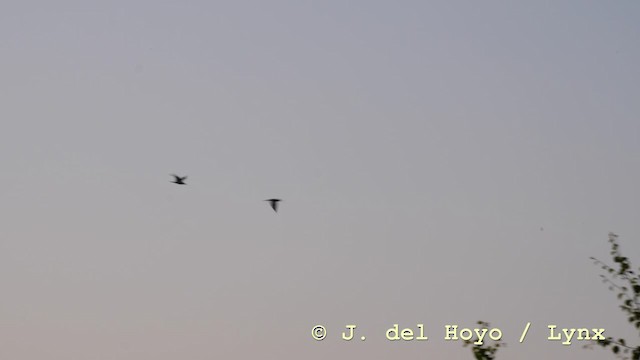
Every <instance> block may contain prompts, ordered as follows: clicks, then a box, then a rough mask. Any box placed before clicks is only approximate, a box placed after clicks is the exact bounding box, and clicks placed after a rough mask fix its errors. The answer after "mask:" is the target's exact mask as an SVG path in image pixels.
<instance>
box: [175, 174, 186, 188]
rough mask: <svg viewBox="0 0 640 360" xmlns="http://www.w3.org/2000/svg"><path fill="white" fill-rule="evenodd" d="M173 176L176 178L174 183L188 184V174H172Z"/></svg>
mask: <svg viewBox="0 0 640 360" xmlns="http://www.w3.org/2000/svg"><path fill="white" fill-rule="evenodd" d="M171 176H173V177H174V178H175V179H174V180H173V181H171V182H172V183H174V184H178V185H187V183H185V182H184V181H185V180H186V179H187V177H186V176H182V177H180V176H178V175H175V174H171Z"/></svg>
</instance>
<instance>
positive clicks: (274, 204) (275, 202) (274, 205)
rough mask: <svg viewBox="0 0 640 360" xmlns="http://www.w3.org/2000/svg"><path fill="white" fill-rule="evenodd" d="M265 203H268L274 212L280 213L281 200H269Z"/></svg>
mask: <svg viewBox="0 0 640 360" xmlns="http://www.w3.org/2000/svg"><path fill="white" fill-rule="evenodd" d="M265 201H268V202H269V203H270V204H271V208H272V209H273V211H275V212H278V201H282V200H280V199H267V200H265Z"/></svg>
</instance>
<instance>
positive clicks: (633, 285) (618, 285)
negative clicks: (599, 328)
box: [591, 233, 640, 360]
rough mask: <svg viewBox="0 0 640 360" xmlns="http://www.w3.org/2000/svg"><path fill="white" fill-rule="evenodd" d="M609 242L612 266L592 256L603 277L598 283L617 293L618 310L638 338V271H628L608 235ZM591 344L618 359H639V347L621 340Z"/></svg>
mask: <svg viewBox="0 0 640 360" xmlns="http://www.w3.org/2000/svg"><path fill="white" fill-rule="evenodd" d="M609 243H611V252H610V254H611V257H612V258H613V262H614V264H615V265H613V266H609V265H608V264H606V263H604V262H602V261H600V260H598V259H596V258H594V257H592V258H591V260H593V262H594V264H596V265H598V266H600V267H601V269H602V270H603V271H604V274H601V275H600V277H601V278H602V281H603V282H604V283H605V284H607V285H609V290H611V291H614V292H616V293H617V297H618V300H620V302H621V305H620V309H622V311H623V312H624V313H625V315H626V316H628V318H627V319H628V321H629V323H631V324H632V325H633V326H634V327H635V328H636V330H638V334H639V335H640V275H639V273H640V268H638V272H637V273H636V272H634V271H633V270H632V266H631V262H630V261H629V259H628V258H627V257H625V256H622V254H621V253H620V246H619V245H618V235H616V234H614V233H609ZM595 344H597V345H599V346H602V347H604V348H608V349H611V351H612V352H613V353H614V354H615V355H616V356H617V357H618V358H620V359H627V360H628V359H633V360H640V345H636V346H632V345H629V344H628V343H627V341H625V339H622V338H619V339H615V338H613V337H607V338H606V339H605V340H598V341H596V342H595Z"/></svg>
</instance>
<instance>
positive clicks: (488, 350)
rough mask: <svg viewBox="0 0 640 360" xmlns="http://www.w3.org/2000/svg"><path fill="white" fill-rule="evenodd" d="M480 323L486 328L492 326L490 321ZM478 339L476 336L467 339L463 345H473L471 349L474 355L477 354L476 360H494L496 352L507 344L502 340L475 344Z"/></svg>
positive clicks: (481, 326) (479, 322)
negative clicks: (489, 343)
mask: <svg viewBox="0 0 640 360" xmlns="http://www.w3.org/2000/svg"><path fill="white" fill-rule="evenodd" d="M478 325H480V328H484V329H489V328H490V326H489V323H488V322H484V321H478ZM476 340H478V339H477V338H476V337H474V338H472V339H469V340H465V342H464V345H463V346H464V347H467V346H471V351H473V355H474V356H475V358H476V360H493V359H495V358H496V353H497V352H498V349H499V348H500V347H505V346H506V345H507V344H505V343H504V342H502V341H496V342H495V343H494V344H492V345H486V344H482V345H477V344H474V342H475V341H476Z"/></svg>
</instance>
